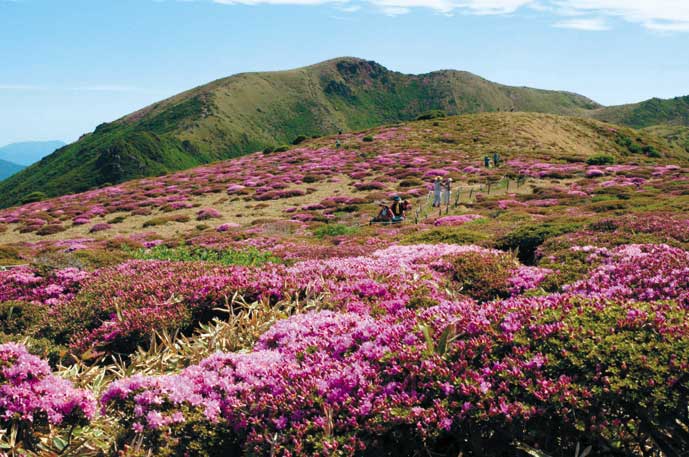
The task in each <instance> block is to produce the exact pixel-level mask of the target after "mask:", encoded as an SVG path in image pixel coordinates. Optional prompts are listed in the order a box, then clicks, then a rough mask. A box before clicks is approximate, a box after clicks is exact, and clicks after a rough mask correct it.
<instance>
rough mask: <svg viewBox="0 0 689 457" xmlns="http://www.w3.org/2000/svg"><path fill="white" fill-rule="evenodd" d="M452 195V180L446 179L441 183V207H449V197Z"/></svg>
mask: <svg viewBox="0 0 689 457" xmlns="http://www.w3.org/2000/svg"><path fill="white" fill-rule="evenodd" d="M451 194H452V178H447V179H446V180H445V182H444V183H443V205H445V206H449V205H450V195H451Z"/></svg>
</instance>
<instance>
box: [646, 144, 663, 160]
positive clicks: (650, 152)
mask: <svg viewBox="0 0 689 457" xmlns="http://www.w3.org/2000/svg"><path fill="white" fill-rule="evenodd" d="M642 151H643V153H644V154H646V155H647V156H648V157H651V158H654V159H657V158H660V157H661V155H660V152H658V150H657V149H656V148H654V147H653V146H644V147H643V148H642Z"/></svg>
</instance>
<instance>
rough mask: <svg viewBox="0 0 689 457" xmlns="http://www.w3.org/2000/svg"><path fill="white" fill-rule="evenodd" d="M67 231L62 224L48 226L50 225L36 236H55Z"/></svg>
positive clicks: (44, 227)
mask: <svg viewBox="0 0 689 457" xmlns="http://www.w3.org/2000/svg"><path fill="white" fill-rule="evenodd" d="M65 230H67V229H66V228H65V227H63V226H62V225H60V224H48V225H44V226H43V227H41V228H39V229H38V230H36V235H39V236H47V235H54V234H56V233H60V232H64V231H65Z"/></svg>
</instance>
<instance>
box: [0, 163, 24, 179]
mask: <svg viewBox="0 0 689 457" xmlns="http://www.w3.org/2000/svg"><path fill="white" fill-rule="evenodd" d="M24 168H25V167H24V166H22V165H17V164H16V163H12V162H8V161H6V160H2V159H0V181H2V180H3V179H6V178H8V177H10V176H12V175H13V174H15V173H19V172H20V171H21V170H23V169H24Z"/></svg>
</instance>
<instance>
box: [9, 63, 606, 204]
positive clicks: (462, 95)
mask: <svg viewBox="0 0 689 457" xmlns="http://www.w3.org/2000/svg"><path fill="white" fill-rule="evenodd" d="M595 108H599V105H597V104H596V103H595V102H593V101H591V100H589V99H587V98H585V97H582V96H580V95H576V94H571V93H567V92H554V91H544V90H537V89H529V88H521V87H509V86H503V85H500V84H496V83H492V82H490V81H487V80H485V79H482V78H480V77H478V76H475V75H472V74H470V73H466V72H460V71H451V70H444V71H437V72H433V73H429V74H424V75H405V74H401V73H398V72H394V71H390V70H388V69H386V68H385V67H383V66H381V65H379V64H377V63H375V62H370V61H364V60H360V59H354V58H341V59H335V60H331V61H327V62H323V63H320V64H317V65H313V66H309V67H305V68H299V69H296V70H289V71H280V72H270V73H244V74H238V75H235V76H232V77H229V78H225V79H221V80H218V81H215V82H212V83H210V84H207V85H205V86H201V87H198V88H195V89H193V90H190V91H188V92H184V93H182V94H179V95H177V96H175V97H172V98H170V99H168V100H164V101H161V102H159V103H156V104H154V105H151V106H149V107H147V108H144V109H142V110H140V111H137V112H135V113H133V114H130V115H128V116H125V117H123V118H122V119H119V120H117V121H115V122H112V123H109V124H102V125H100V126H99V127H98V128H97V129H96V130H95V131H94V132H93V133H90V134H88V135H85V136H84V137H82V138H81V139H80V140H79V141H77V142H76V143H74V144H71V145H69V146H66V147H64V148H62V149H60V150H58V151H57V152H55V153H54V154H52V155H51V156H49V157H46V158H45V159H43V160H42V161H41V162H39V163H37V164H35V165H33V166H31V167H29V168H28V169H27V170H25V171H24V172H22V173H20V174H18V175H17V176H14V177H13V178H12V179H10V180H8V181H7V182H5V183H3V184H2V185H0V206H4V207H6V206H9V205H12V204H16V203H17V202H19V201H20V200H21V199H23V198H24V197H25V196H26V195H27V194H29V193H31V192H35V191H40V192H43V193H45V194H46V195H48V196H55V195H60V194H64V193H69V192H79V191H84V190H87V189H90V188H93V187H97V186H100V185H104V184H107V183H110V184H115V183H119V182H123V181H126V180H128V179H132V178H136V177H142V176H153V175H159V174H163V173H166V172H170V171H174V170H181V169H187V168H191V167H193V166H196V165H200V164H204V163H209V162H212V161H216V160H221V159H226V158H229V157H235V156H239V155H242V154H246V153H249V152H253V151H256V150H261V149H263V148H265V147H273V146H278V145H281V144H285V143H289V142H291V141H293V140H294V139H295V138H296V137H297V136H299V135H305V136H314V135H323V134H328V133H334V132H337V131H340V130H341V131H351V130H358V129H364V128H369V127H372V126H375V125H382V124H385V123H390V122H396V121H403V120H410V119H414V118H416V117H417V116H419V115H420V114H422V113H425V112H428V111H430V110H436V109H440V110H444V111H446V112H447V113H450V114H462V113H476V112H484V111H488V112H490V111H533V112H544V113H555V114H567V115H579V114H583V113H585V112H587V111H588V110H590V109H595Z"/></svg>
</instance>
